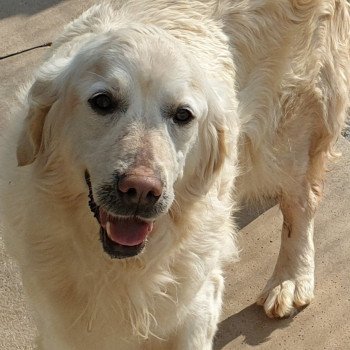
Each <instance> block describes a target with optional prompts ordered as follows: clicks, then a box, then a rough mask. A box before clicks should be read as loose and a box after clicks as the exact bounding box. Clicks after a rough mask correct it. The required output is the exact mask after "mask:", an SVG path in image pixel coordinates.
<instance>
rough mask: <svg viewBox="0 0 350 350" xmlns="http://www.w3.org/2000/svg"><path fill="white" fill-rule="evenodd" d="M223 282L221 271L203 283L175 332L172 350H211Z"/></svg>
mask: <svg viewBox="0 0 350 350" xmlns="http://www.w3.org/2000/svg"><path fill="white" fill-rule="evenodd" d="M223 289H224V281H223V277H222V273H221V271H219V270H217V271H215V272H213V273H212V274H211V275H210V277H208V279H207V280H206V281H205V283H204V284H203V286H202V288H201V290H200V291H199V293H198V294H197V295H196V298H195V300H194V301H193V303H192V304H191V305H190V307H189V309H188V313H187V316H186V318H185V320H184V322H183V323H182V324H181V325H180V327H179V328H178V330H177V334H176V337H175V341H174V342H173V347H172V350H211V349H212V346H213V339H214V335H215V332H216V330H217V324H218V321H219V317H220V312H221V304H222V292H223Z"/></svg>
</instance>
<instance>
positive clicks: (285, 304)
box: [257, 277, 314, 318]
mask: <svg viewBox="0 0 350 350" xmlns="http://www.w3.org/2000/svg"><path fill="white" fill-rule="evenodd" d="M313 296H314V281H313V278H305V277H303V278H296V279H284V280H283V279H277V278H271V280H270V281H269V282H268V283H267V285H266V287H265V289H264V291H263V292H262V293H261V294H260V296H259V298H258V300H257V304H258V305H262V306H263V307H264V310H265V312H266V315H267V316H268V317H270V318H275V317H276V318H277V317H286V316H290V315H292V314H293V313H294V311H295V309H298V308H301V307H303V306H306V305H308V304H310V302H311V300H312V299H313Z"/></svg>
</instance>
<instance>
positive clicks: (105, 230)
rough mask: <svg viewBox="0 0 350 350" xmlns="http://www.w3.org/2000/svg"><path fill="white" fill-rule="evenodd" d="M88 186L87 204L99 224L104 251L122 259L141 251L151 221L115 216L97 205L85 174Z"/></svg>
mask: <svg viewBox="0 0 350 350" xmlns="http://www.w3.org/2000/svg"><path fill="white" fill-rule="evenodd" d="M85 179H86V183H87V185H88V187H89V199H90V200H89V206H90V209H91V211H92V212H93V213H94V216H95V218H96V219H97V221H98V223H99V224H100V238H101V242H102V245H103V249H104V251H105V252H106V253H107V254H109V255H110V257H112V258H117V259H124V258H129V257H132V256H135V255H138V254H139V253H141V251H142V250H143V248H144V247H145V244H146V241H147V237H148V235H149V234H150V233H151V231H152V230H153V221H150V220H145V219H142V218H139V217H137V216H116V215H114V214H111V213H109V212H108V211H107V210H105V209H104V208H103V207H99V206H98V205H97V204H96V203H95V201H94V198H93V195H92V187H91V182H90V177H89V175H88V173H86V174H85Z"/></svg>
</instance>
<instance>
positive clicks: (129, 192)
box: [126, 188, 137, 197]
mask: <svg viewBox="0 0 350 350" xmlns="http://www.w3.org/2000/svg"><path fill="white" fill-rule="evenodd" d="M126 194H127V195H129V196H131V197H135V196H136V195H137V191H136V189H135V188H129V189H128V191H127V192H126Z"/></svg>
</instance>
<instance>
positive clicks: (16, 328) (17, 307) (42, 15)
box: [0, 0, 350, 350]
mask: <svg viewBox="0 0 350 350" xmlns="http://www.w3.org/2000/svg"><path fill="white" fill-rule="evenodd" d="M92 2H93V1H92V0H91V1H82V0H81V1H78V0H70V1H60V0H41V1H35V0H28V1H23V0H3V1H2V2H1V3H0V42H1V47H0V56H5V55H8V54H11V53H14V52H17V51H21V50H23V49H26V48H30V47H33V46H36V45H40V44H43V43H46V42H48V41H51V40H52V39H53V38H54V37H55V35H56V34H57V33H59V32H60V30H61V28H62V26H63V25H64V24H66V23H67V22H68V21H69V20H71V19H72V18H74V17H75V16H76V15H77V14H79V13H80V12H82V10H83V9H85V8H87V7H88V6H89V3H92ZM46 50H47V49H46V48H41V49H36V50H33V51H29V52H26V53H22V54H20V55H17V56H12V57H9V58H6V59H3V60H0V78H1V79H0V100H1V103H0V126H1V129H2V130H6V128H5V125H3V124H4V123H3V119H1V116H3V115H4V113H6V112H7V110H8V108H11V106H12V104H13V103H14V101H15V94H16V91H17V90H18V87H19V86H20V84H22V83H23V82H25V81H26V80H27V79H28V78H29V77H30V74H31V73H32V71H33V70H34V69H35V67H36V66H37V65H38V62H40V59H41V58H42V56H43V54H44V53H45V51H46ZM339 147H340V149H341V150H342V151H343V155H344V156H343V157H342V158H340V159H339V160H338V162H337V163H336V164H333V165H332V166H331V169H330V171H329V174H328V182H327V186H326V193H325V198H324V200H323V203H322V204H321V206H320V209H319V211H318V214H317V218H316V234H315V245H316V266H317V270H316V298H315V300H314V301H313V303H312V304H311V305H310V306H309V307H307V308H305V309H304V310H303V311H301V312H300V313H298V314H297V315H295V316H294V317H292V318H288V319H283V320H270V319H268V318H267V317H266V316H265V315H264V313H263V311H262V309H261V308H260V307H258V306H256V305H255V304H254V301H255V298H256V296H257V295H258V293H259V291H260V289H261V288H262V287H263V286H264V283H265V282H266V280H267V279H268V277H269V276H270V274H271V273H272V270H273V267H274V263H275V260H276V258H277V254H278V248H279V230H280V227H281V215H280V213H279V210H278V208H277V207H272V208H271V209H269V210H267V211H266V212H265V213H263V214H262V215H260V216H258V217H257V218H256V219H254V216H256V215H255V212H250V213H249V212H248V211H247V210H246V211H245V212H244V213H243V214H242V215H241V217H240V222H241V223H242V226H245V224H247V222H249V221H250V220H253V221H251V222H250V223H249V224H247V225H246V226H245V227H243V228H242V230H241V231H240V235H239V244H240V247H241V248H242V253H241V261H240V262H238V263H236V264H232V265H230V266H228V267H227V269H226V294H225V302H224V310H223V315H222V321H221V323H220V327H219V332H218V335H217V339H216V343H215V350H221V349H225V350H230V349H252V348H256V349H286V350H289V349H298V350H299V349H307V350H320V349H327V350H328V349H329V350H347V349H350V320H349V316H348V315H349V314H350V278H349V276H350V255H349V252H350V234H349V233H350V232H349V221H350V210H349V208H350V176H349V173H350V144H349V142H348V141H345V139H342V140H340V142H339ZM0 169H1V165H0ZM0 171H1V170H0ZM243 223H245V224H243ZM0 279H1V283H0V349H1V350H2V349H3V350H15V349H20V350H24V349H28V350H29V349H32V346H31V339H32V338H33V337H34V335H35V328H34V326H33V322H32V319H31V318H30V313H29V312H28V311H27V306H26V302H25V299H24V295H23V291H22V286H21V282H20V278H19V273H18V269H17V267H16V265H15V263H14V262H13V261H12V260H11V258H9V257H8V256H7V255H6V252H5V251H4V247H3V242H2V240H1V239H0ZM62 350H63V349H62Z"/></svg>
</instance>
